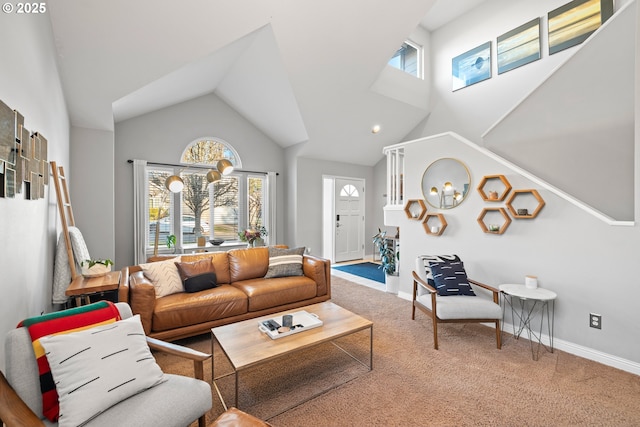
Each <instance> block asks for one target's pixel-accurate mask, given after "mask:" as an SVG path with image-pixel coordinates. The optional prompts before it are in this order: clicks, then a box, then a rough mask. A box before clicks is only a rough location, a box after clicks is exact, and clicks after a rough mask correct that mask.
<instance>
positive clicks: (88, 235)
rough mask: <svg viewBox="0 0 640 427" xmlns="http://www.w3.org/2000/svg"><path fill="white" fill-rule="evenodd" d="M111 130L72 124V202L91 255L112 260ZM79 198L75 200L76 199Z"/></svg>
mask: <svg viewBox="0 0 640 427" xmlns="http://www.w3.org/2000/svg"><path fill="white" fill-rule="evenodd" d="M113 156H114V141H113V132H111V131H105V130H96V129H87V128H79V127H75V126H74V127H71V153H70V157H71V167H72V168H73V171H74V173H75V174H76V177H81V179H75V180H73V184H72V188H71V194H70V197H71V203H72V205H73V216H74V218H75V223H76V226H77V227H78V228H79V229H80V231H81V232H82V237H84V241H85V243H86V244H87V248H88V249H89V254H90V255H91V258H101V259H105V258H108V259H111V260H114V261H115V257H116V252H115V218H114V215H115V212H114V195H115V189H114V176H113V171H114V167H113V158H114V157H113ZM76 201H78V203H76Z"/></svg>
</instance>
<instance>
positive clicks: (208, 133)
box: [114, 95, 287, 268]
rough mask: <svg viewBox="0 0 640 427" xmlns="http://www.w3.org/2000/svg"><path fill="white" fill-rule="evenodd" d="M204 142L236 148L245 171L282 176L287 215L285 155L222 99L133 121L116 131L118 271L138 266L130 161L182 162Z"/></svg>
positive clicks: (281, 223) (280, 184)
mask: <svg viewBox="0 0 640 427" xmlns="http://www.w3.org/2000/svg"><path fill="white" fill-rule="evenodd" d="M200 137H218V138H221V139H223V140H224V141H226V142H228V143H229V144H231V145H232V146H233V147H234V148H235V149H236V151H237V152H238V155H239V156H240V159H241V160H242V169H246V170H254V171H264V172H268V171H273V172H278V173H279V174H280V175H279V176H278V178H277V181H278V184H277V185H278V187H277V192H278V196H279V197H278V201H277V204H278V212H284V197H283V195H284V188H285V181H286V179H287V177H286V174H283V171H284V168H285V161H284V150H283V149H282V148H281V147H279V146H278V145H277V144H275V143H274V142H273V141H272V140H271V139H269V138H268V137H267V136H266V135H264V134H263V133H262V132H260V131H259V130H258V129H257V128H256V127H255V126H253V125H252V124H251V123H250V122H249V121H247V120H246V119H244V118H243V117H242V116H241V115H239V114H238V113H237V112H236V111H235V110H233V109H232V108H231V107H230V106H229V105H227V104H226V103H225V102H224V101H222V100H221V99H220V98H218V97H217V96H216V95H205V96H202V97H200V98H196V99H193V100H191V101H186V102H183V103H181V104H176V105H173V106H171V107H167V108H164V109H161V110H158V111H155V112H152V113H149V114H145V115H143V116H140V117H136V118H132V119H129V120H126V121H123V122H120V123H117V124H116V128H115V161H114V171H115V188H116V191H115V222H116V226H115V235H116V240H115V242H116V245H115V247H116V254H117V257H116V259H115V263H116V267H118V268H122V267H124V266H127V265H131V264H132V263H133V204H132V202H133V167H132V165H131V164H129V163H127V160H129V159H131V160H133V159H142V160H147V161H150V162H161V163H162V162H164V163H174V164H175V163H179V162H180V158H181V156H182V152H183V151H184V149H185V148H186V146H187V145H188V144H189V143H191V142H192V141H194V140H195V139H197V138H200ZM284 226H285V219H284V216H283V217H279V218H278V235H277V236H275V238H276V240H277V241H278V242H281V241H282V238H283V237H282V236H283V235H284V233H283V231H282V230H283V228H284ZM284 243H286V242H284Z"/></svg>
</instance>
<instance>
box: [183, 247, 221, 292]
mask: <svg viewBox="0 0 640 427" xmlns="http://www.w3.org/2000/svg"><path fill="white" fill-rule="evenodd" d="M202 259H210V260H211V262H212V263H213V269H214V270H215V272H216V283H217V284H218V285H223V284H229V283H231V276H230V275H229V257H228V255H227V252H206V253H201V254H191V255H182V261H183V262H194V261H200V260H202Z"/></svg>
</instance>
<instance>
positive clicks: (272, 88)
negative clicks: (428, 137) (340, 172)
mask: <svg viewBox="0 0 640 427" xmlns="http://www.w3.org/2000/svg"><path fill="white" fill-rule="evenodd" d="M483 1H484V0H457V1H456V2H450V1H446V0H438V1H436V0H423V1H420V2H416V1H412V0H397V1H393V2H391V1H384V0H377V1H372V0H349V1H337V0H326V1H317V0H241V1H233V2H232V1H223V0H187V1H181V2H169V1H167V0H162V1H158V0H136V1H131V0H108V1H107V0H82V1H77V0H52V1H50V2H49V3H48V4H49V12H50V16H51V21H52V25H53V32H54V38H55V43H56V48H57V50H58V55H59V58H58V61H59V63H58V66H59V69H60V74H61V79H62V84H63V90H64V92H65V97H66V100H67V105H68V108H69V113H70V116H71V123H72V125H73V126H78V127H86V128H92V129H101V130H113V129H114V122H118V121H121V120H126V119H129V118H132V117H135V116H138V115H140V114H144V113H147V112H150V111H154V110H157V109H159V108H163V107H166V106H169V105H173V104H176V103H178V102H182V101H186V100H189V99H192V98H195V97H198V96H201V95H204V94H208V93H215V94H216V95H217V96H219V97H220V98H222V99H223V100H225V101H226V102H227V103H228V104H229V105H230V106H231V107H233V108H234V109H235V110H237V111H238V112H239V113H240V114H242V115H243V116H244V117H245V118H247V119H248V120H249V121H250V122H252V123H253V124H254V125H255V126H256V127H258V128H259V129H260V130H261V131H262V132H264V133H265V134H266V135H268V136H269V137H270V138H271V139H273V140H274V141H275V142H276V143H277V144H279V145H280V146H282V147H290V146H293V145H298V146H299V151H298V152H297V154H298V155H301V156H306V157H315V158H321V159H327V160H334V161H343V162H349V163H356V164H363V165H373V164H375V163H376V162H377V161H378V160H380V158H381V157H382V153H381V149H382V147H383V146H385V145H389V144H393V143H396V142H399V141H401V140H402V138H403V137H404V136H405V135H406V134H407V133H408V132H409V131H410V130H411V129H413V128H414V127H415V126H416V125H417V124H418V123H419V122H420V121H421V120H423V119H424V118H425V117H427V115H428V110H427V105H428V102H427V100H425V101H424V105H420V103H416V102H404V101H403V100H402V98H401V97H400V98H398V97H394V96H389V94H388V93H384V91H380V90H375V88H374V86H376V82H377V81H378V80H379V78H380V76H381V73H382V72H383V71H384V70H385V68H386V63H387V61H388V60H389V58H390V57H391V56H392V54H393V53H394V52H395V50H396V49H397V48H398V47H399V46H400V45H401V44H402V43H403V42H404V40H406V39H407V38H408V37H409V36H410V35H411V34H412V33H413V32H414V31H416V28H419V27H422V28H423V31H427V30H428V31H432V30H434V29H436V28H437V27H439V26H440V25H443V24H444V23H446V22H448V21H449V20H451V19H454V18H455V17H456V16H459V15H460V14H462V13H464V12H466V11H467V10H469V9H470V8H473V7H476V6H477V5H478V4H480V3H482V2H483ZM452 3H453V4H452ZM426 84H427V85H428V83H426ZM378 86H379V85H378ZM374 124H380V125H381V126H382V131H381V132H380V133H379V134H375V135H374V134H372V133H371V127H372V126H373V125H374ZM185 143H186V142H185Z"/></svg>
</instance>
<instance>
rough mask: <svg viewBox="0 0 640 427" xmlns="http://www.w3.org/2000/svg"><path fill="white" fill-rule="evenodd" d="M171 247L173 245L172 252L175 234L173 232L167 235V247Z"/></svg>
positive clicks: (174, 250) (174, 245)
mask: <svg viewBox="0 0 640 427" xmlns="http://www.w3.org/2000/svg"><path fill="white" fill-rule="evenodd" d="M171 247H173V252H174V253H175V252H176V235H175V234H169V235H168V236H167V248H169V249H171Z"/></svg>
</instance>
